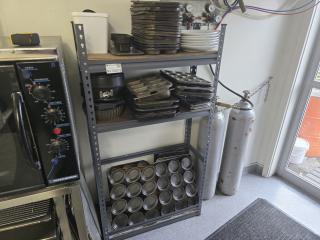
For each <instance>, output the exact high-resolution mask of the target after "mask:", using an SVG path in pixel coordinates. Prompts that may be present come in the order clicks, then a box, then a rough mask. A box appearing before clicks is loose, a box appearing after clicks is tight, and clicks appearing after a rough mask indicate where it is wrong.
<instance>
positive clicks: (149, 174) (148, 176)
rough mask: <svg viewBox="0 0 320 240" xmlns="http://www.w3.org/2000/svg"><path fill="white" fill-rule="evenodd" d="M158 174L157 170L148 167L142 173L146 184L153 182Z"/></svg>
mask: <svg viewBox="0 0 320 240" xmlns="http://www.w3.org/2000/svg"><path fill="white" fill-rule="evenodd" d="M155 175H156V173H155V169H154V167H153V166H147V167H145V168H143V169H142V172H141V179H142V180H143V181H145V182H147V181H151V180H153V179H154V177H155Z"/></svg>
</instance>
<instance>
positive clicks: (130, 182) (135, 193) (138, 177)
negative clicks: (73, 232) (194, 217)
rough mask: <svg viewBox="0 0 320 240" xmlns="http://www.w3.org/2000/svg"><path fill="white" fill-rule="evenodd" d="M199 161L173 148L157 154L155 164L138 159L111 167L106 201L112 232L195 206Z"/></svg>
mask: <svg viewBox="0 0 320 240" xmlns="http://www.w3.org/2000/svg"><path fill="white" fill-rule="evenodd" d="M196 163H197V161H196V160H195V159H194V158H193V157H191V156H190V154H188V153H186V152H185V151H181V152H179V151H174V152H165V153H161V154H160V153H159V154H155V163H154V164H149V163H148V162H146V161H139V162H135V163H130V164H125V165H119V166H116V167H113V168H111V169H110V170H109V172H108V184H109V187H110V189H111V191H110V197H111V199H110V201H107V209H108V210H107V211H108V213H109V216H110V219H112V221H111V222H110V223H109V228H110V230H111V232H119V231H120V232H121V231H126V230H129V229H132V228H134V227H136V225H139V224H140V225H141V224H143V223H146V224H148V221H149V222H150V221H153V220H157V219H161V217H166V216H169V215H170V214H174V213H175V212H177V213H181V211H183V210H185V209H186V210H187V209H190V208H191V207H193V206H196V205H197V204H198V202H199V199H198V185H197V179H198V178H197V177H198V176H197V175H198V173H197V172H196V168H197V166H196Z"/></svg>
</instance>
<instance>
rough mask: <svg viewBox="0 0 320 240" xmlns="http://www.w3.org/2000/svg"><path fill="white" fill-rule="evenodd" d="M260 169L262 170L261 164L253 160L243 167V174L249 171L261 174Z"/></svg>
mask: <svg viewBox="0 0 320 240" xmlns="http://www.w3.org/2000/svg"><path fill="white" fill-rule="evenodd" d="M262 171H263V166H262V165H261V164H259V163H257V162H255V163H252V164H250V165H248V166H246V167H245V168H244V169H243V174H248V173H251V174H256V175H259V176H262Z"/></svg>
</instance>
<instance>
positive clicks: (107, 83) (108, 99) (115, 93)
mask: <svg viewBox="0 0 320 240" xmlns="http://www.w3.org/2000/svg"><path fill="white" fill-rule="evenodd" d="M91 82H92V92H93V97H94V107H95V113H96V118H97V120H98V121H110V120H116V119H118V118H119V117H120V116H121V114H122V113H123V112H124V108H125V101H124V99H123V89H124V76H123V74H122V73H120V74H111V75H107V74H105V73H97V74H92V75H91Z"/></svg>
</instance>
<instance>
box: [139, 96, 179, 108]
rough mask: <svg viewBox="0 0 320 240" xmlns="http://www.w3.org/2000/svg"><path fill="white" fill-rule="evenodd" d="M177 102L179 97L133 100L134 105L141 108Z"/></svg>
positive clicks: (164, 105) (166, 105) (165, 105)
mask: <svg viewBox="0 0 320 240" xmlns="http://www.w3.org/2000/svg"><path fill="white" fill-rule="evenodd" d="M178 103H179V99H176V98H170V99H166V100H159V101H135V102H134V104H135V106H136V107H138V108H141V109H148V108H153V107H170V106H172V105H174V104H178Z"/></svg>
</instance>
